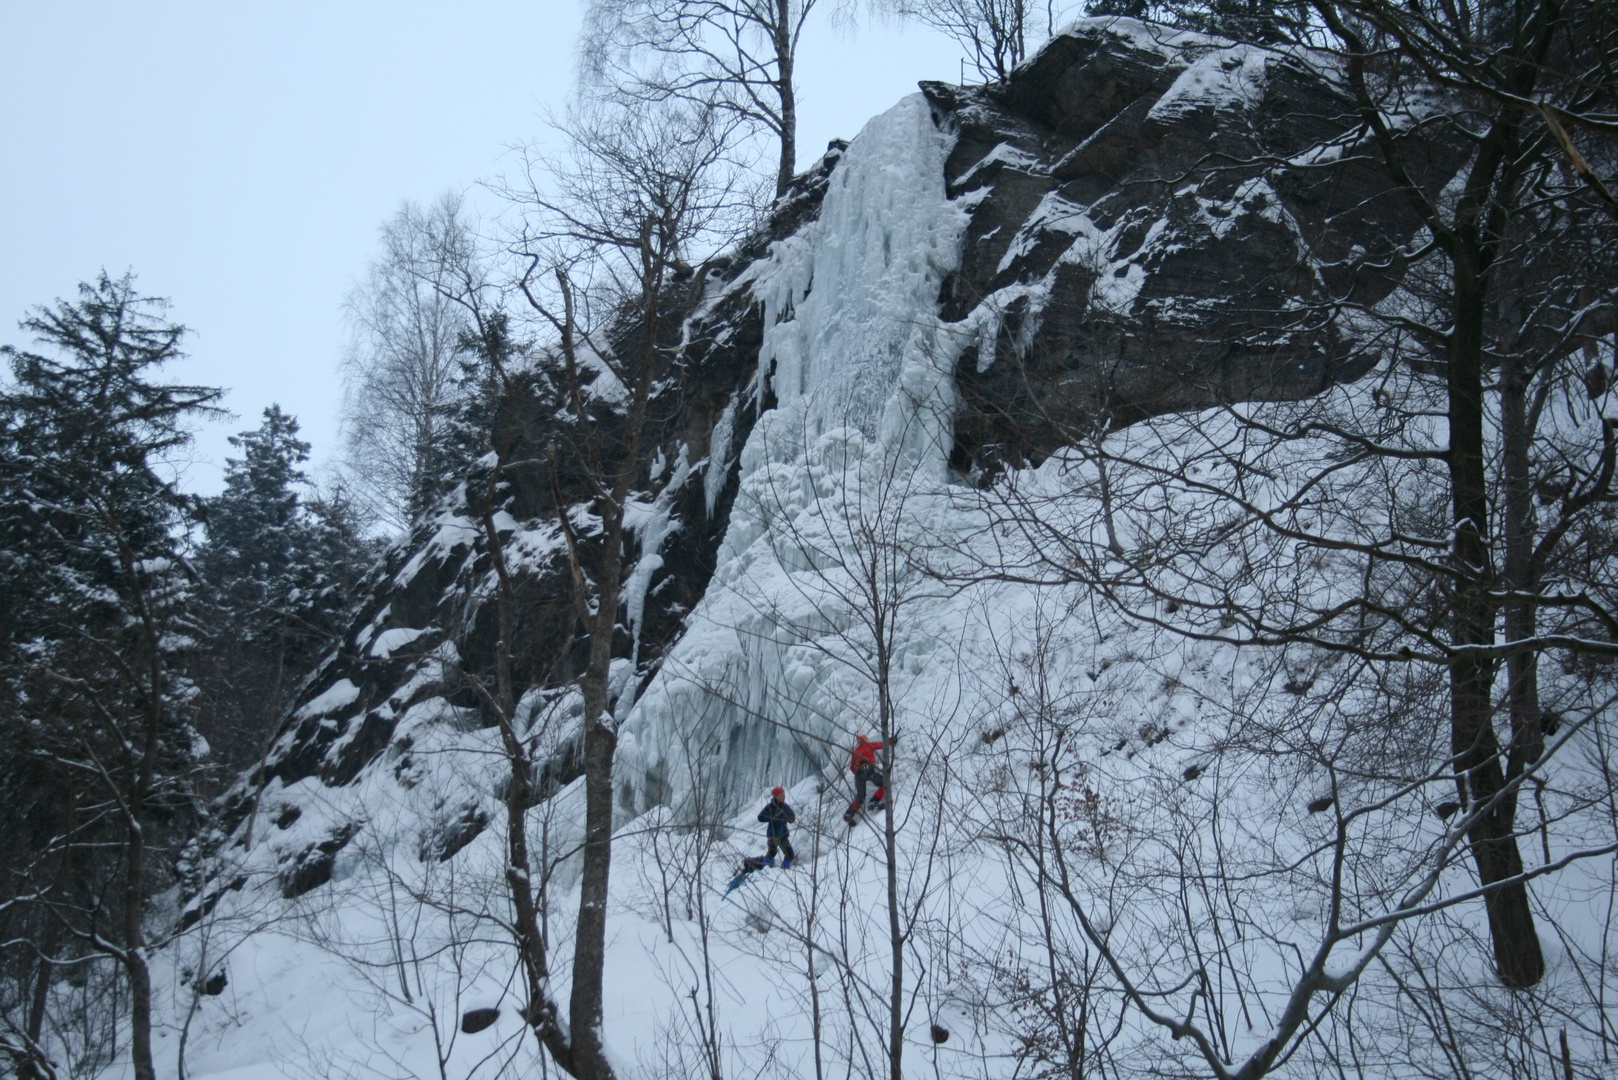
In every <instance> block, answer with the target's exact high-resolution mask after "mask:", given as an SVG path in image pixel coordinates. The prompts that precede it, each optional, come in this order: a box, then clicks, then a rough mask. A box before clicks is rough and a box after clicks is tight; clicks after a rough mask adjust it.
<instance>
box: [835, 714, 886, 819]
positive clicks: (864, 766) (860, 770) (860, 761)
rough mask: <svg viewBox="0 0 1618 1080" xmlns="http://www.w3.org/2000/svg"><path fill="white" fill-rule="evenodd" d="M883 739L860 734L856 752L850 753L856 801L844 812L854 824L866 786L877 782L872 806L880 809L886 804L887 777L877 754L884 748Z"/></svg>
mask: <svg viewBox="0 0 1618 1080" xmlns="http://www.w3.org/2000/svg"><path fill="white" fill-rule="evenodd" d="M882 746H883V744H882V742H881V740H874V741H873V740H872V739H871V737H870V736H869V735H861V736H859V739H858V742H857V743H856V745H855V747H854V753H853V754H851V755H849V759H848V770H849V772H852V773H853V774H854V801H853V802H852V803H850V804H849V807H848V811H847V812H846V813H844V814H843V820H844V821H846V822H848V823H850V824H852V823H853V821H854V815H855V814H858V813H859V812H860V807H861V805H862V804H864V803H865V788H866V786H867V785H869V784H875V785H876V790H875V791H874V792H872V793H871V802H870V808H871V809H872V810H880V809H882V807H883V806H884V805H885V803H884V801H883V800H884V797H885V796H886V795H887V790H888V789H887V787H886V786H884V785H886V784H887V777H885V776H883V775H882V770H881V769H879V768H877V764H876V754H877V751H878V750H881V749H882Z"/></svg>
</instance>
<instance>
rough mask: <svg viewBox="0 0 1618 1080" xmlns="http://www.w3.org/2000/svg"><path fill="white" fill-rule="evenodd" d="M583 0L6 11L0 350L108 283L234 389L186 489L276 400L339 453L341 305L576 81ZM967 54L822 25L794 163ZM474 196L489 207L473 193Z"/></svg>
mask: <svg viewBox="0 0 1618 1080" xmlns="http://www.w3.org/2000/svg"><path fill="white" fill-rule="evenodd" d="M581 10H582V0H523V2H519V0H460V2H456V3H450V2H449V0H438V2H428V0H388V2H386V3H383V2H374V0H373V2H361V0H323V2H319V3H306V2H301V0H258V2H254V3H248V2H245V0H211V2H203V0H172V2H155V0H122V2H116V3H115V2H111V0H103V2H97V3H85V2H74V0H48V2H46V0H0V344H13V345H25V344H27V342H26V340H25V338H24V337H23V335H22V334H21V332H20V331H18V330H17V329H16V321H17V320H18V319H19V318H21V317H22V316H23V315H24V314H25V313H26V312H27V310H28V309H29V308H31V307H33V306H34V305H36V304H41V303H46V302H49V301H51V300H53V299H54V298H56V297H70V296H72V295H74V291H75V289H76V286H77V283H78V282H79V281H82V280H88V279H91V278H93V277H94V276H95V274H96V273H97V272H98V271H99V270H100V269H101V268H102V267H105V268H106V269H107V270H108V272H109V273H111V274H113V275H114V276H116V275H118V274H121V273H122V272H123V271H125V270H133V271H134V272H135V273H136V274H137V275H138V278H139V282H138V284H139V287H140V288H141V290H142V291H144V292H146V293H150V294H154V295H159V296H166V297H169V298H170V299H171V300H172V301H173V307H172V308H171V310H170V313H169V314H170V316H171V317H172V318H173V319H174V320H176V321H178V322H182V323H184V324H185V325H187V326H189V327H191V328H192V330H193V331H194V333H193V336H192V337H191V339H190V341H189V352H190V359H189V360H187V361H185V362H184V363H183V364H179V365H175V366H174V367H173V368H172V369H171V370H169V371H168V372H167V373H166V374H167V376H168V377H169V378H172V379H176V380H183V381H186V382H196V383H205V384H212V385H218V386H223V387H226V388H228V390H229V395H228V396H227V398H226V400H225V403H226V405H227V407H228V408H229V409H230V410H231V411H232V412H233V413H235V414H237V416H236V419H234V420H231V421H227V422H222V423H219V424H210V425H207V426H205V427H204V428H203V429H202V430H201V431H200V432H199V436H198V440H197V445H196V449H195V460H194V461H193V462H192V463H191V464H190V466H189V468H188V470H187V472H186V477H185V483H186V486H187V487H189V488H191V489H192V490H196V491H201V492H211V491H215V490H217V489H218V488H219V486H220V484H221V470H222V469H223V466H224V459H225V457H226V456H227V455H228V454H230V453H231V449H230V447H229V446H228V445H227V444H226V442H225V438H226V436H227V435H229V434H232V433H234V432H236V431H239V430H243V429H247V428H252V427H257V426H258V421H259V415H260V413H261V412H262V410H263V409H264V407H265V406H266V405H268V404H270V403H271V402H279V403H280V404H281V406H282V407H283V408H284V409H286V410H287V411H289V412H291V413H293V414H294V415H296V416H297V417H298V418H299V420H300V421H301V422H302V424H303V430H304V436H305V437H306V438H307V439H308V440H309V441H310V442H312V443H313V444H314V455H315V458H316V461H317V462H320V461H324V460H326V459H328V458H329V457H330V456H331V455H332V454H333V452H334V451H335V450H336V448H337V438H338V412H339V409H340V406H341V398H342V388H341V380H340V378H339V375H338V371H337V364H338V361H339V359H340V357H341V355H342V351H343V342H344V339H345V331H344V327H343V320H342V301H343V297H344V295H345V294H346V293H347V291H348V290H349V289H350V288H351V287H352V285H353V283H354V282H355V281H356V280H357V279H358V278H359V277H360V276H361V275H362V274H363V273H364V271H365V267H366V264H367V263H368V262H369V260H370V259H371V258H372V257H373V255H374V253H375V251H376V247H377V228H378V226H379V225H380V224H381V222H382V221H383V219H385V218H386V217H388V216H389V215H390V214H392V213H393V212H394V211H395V210H396V209H397V208H398V206H399V204H400V202H401V201H402V200H404V199H413V200H416V201H418V202H425V201H428V200H430V199H432V198H434V197H435V196H436V195H437V194H438V193H439V192H441V191H443V190H445V189H446V188H452V187H453V188H466V187H470V186H473V185H475V184H476V183H477V182H478V181H479V180H482V179H485V178H488V177H491V176H493V175H496V174H498V173H499V172H501V171H502V170H503V169H507V168H508V167H509V165H510V159H509V157H508V156H507V155H508V148H509V147H511V146H512V145H514V144H520V143H525V142H530V141H532V140H534V139H536V138H539V137H541V136H542V135H543V133H544V127H545V125H544V120H543V116H544V114H545V110H546V109H547V108H548V107H549V108H552V109H556V110H559V109H560V108H561V106H562V105H563V104H564V102H565V99H566V97H567V94H568V92H569V89H570V87H571V85H572V73H573V48H574V39H575V35H576V33H577V29H578V24H579V15H580V11H581ZM959 55H960V54H959V51H958V50H957V48H956V47H955V46H954V44H953V43H952V42H950V41H948V40H946V39H943V38H941V37H939V36H938V35H936V34H932V33H930V32H928V31H925V30H922V29H920V28H900V27H895V26H892V25H884V24H881V23H872V22H871V21H870V20H866V21H865V22H864V23H863V24H862V25H860V26H858V27H857V28H855V29H853V30H846V29H845V30H836V29H833V28H831V27H829V26H827V25H825V24H824V22H822V23H821V24H820V25H818V26H817V27H816V28H815V31H814V32H813V33H812V34H811V35H810V36H809V37H808V38H807V40H805V42H804V43H803V45H802V46H801V49H800V54H799V67H798V77H799V80H800V85H801V91H800V92H801V95H802V97H801V106H800V107H801V110H802V112H801V119H800V121H799V123H800V127H799V139H798V145H799V147H800V150H799V153H800V157H799V160H798V165H799V167H800V168H803V167H806V166H807V165H808V164H809V163H810V162H811V161H812V160H813V158H814V157H815V156H816V155H818V153H819V151H820V149H821V148H822V147H823V146H824V145H825V143H826V142H827V141H828V140H829V139H832V138H834V137H843V138H847V137H851V136H853V135H854V134H855V133H856V132H857V131H858V130H859V128H860V127H861V126H862V125H863V124H864V123H865V121H866V120H867V119H869V118H870V117H871V116H873V115H875V114H876V113H878V112H881V111H882V110H884V109H886V108H888V107H889V106H890V105H892V104H893V103H894V102H895V101H897V100H898V99H899V98H900V97H902V96H903V95H905V94H907V93H910V92H912V91H913V90H914V89H915V84H916V80H918V79H924V78H940V79H949V80H951V81H954V80H956V79H957V78H959V66H958V65H959ZM474 198H476V196H474Z"/></svg>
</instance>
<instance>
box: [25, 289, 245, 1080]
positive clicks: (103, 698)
mask: <svg viewBox="0 0 1618 1080" xmlns="http://www.w3.org/2000/svg"><path fill="white" fill-rule="evenodd" d="M165 307H166V305H165V303H164V302H163V301H161V300H157V299H154V298H151V297H145V296H141V295H139V294H138V293H137V292H136V291H135V288H134V282H133V279H132V278H131V277H130V276H128V275H125V276H124V277H122V278H120V279H117V280H114V279H111V278H109V277H108V276H107V275H106V274H105V273H103V274H102V275H101V276H100V277H99V278H98V279H97V280H96V281H95V282H94V283H93V284H84V285H81V286H80V288H79V298H78V300H77V301H76V302H67V301H58V302H57V303H56V305H55V306H54V307H50V308H40V309H38V310H37V311H36V312H35V314H34V315H33V316H32V317H30V318H28V319H25V320H24V321H23V322H22V324H21V326H22V328H23V329H24V330H26V331H29V332H31V333H32V334H33V335H34V337H35V339H36V341H37V342H38V344H39V345H40V347H41V349H42V350H43V351H41V352H29V351H21V350H18V349H15V348H12V347H6V348H4V349H3V350H0V355H4V356H6V357H7V358H8V359H9V361H10V366H11V372H12V379H13V381H12V384H11V385H9V386H7V387H6V388H5V389H4V391H3V392H0V549H3V551H4V554H3V556H0V590H3V594H4V596H5V598H6V620H5V624H4V626H5V629H4V633H3V636H0V807H3V810H4V812H5V813H6V815H7V818H8V823H9V825H10V843H9V844H8V845H6V850H5V853H4V855H3V856H0V871H3V872H4V874H5V886H4V887H5V890H6V897H7V898H8V899H9V900H11V902H10V903H6V904H4V905H0V920H3V921H4V922H5V923H6V924H7V925H5V926H3V927H0V941H3V942H4V944H3V945H0V966H3V967H4V969H5V971H4V975H6V976H8V977H10V978H12V979H17V980H18V981H17V983H15V984H14V985H23V986H28V987H30V988H31V992H30V994H29V995H28V999H27V1000H23V998H22V997H20V996H16V995H14V996H11V997H10V998H9V1000H7V1001H6V1002H5V1005H6V1008H5V1009H4V1016H3V1017H0V1051H3V1052H4V1053H6V1054H7V1055H8V1056H9V1057H10V1058H11V1060H12V1062H13V1064H14V1066H15V1067H16V1069H17V1071H18V1073H19V1074H22V1075H49V1074H50V1073H51V1066H50V1065H49V1058H50V1053H51V1051H50V1049H49V1044H48V1039H47V1038H46V1035H47V1027H48V1024H49V1021H50V1018H49V1017H48V1016H47V1015H46V1012H47V1010H46V1004H47V1002H48V1001H50V1000H52V999H51V998H50V997H49V990H50V987H51V984H52V982H53V979H54V977H55V974H57V973H58V972H57V969H59V968H60V967H61V965H62V962H63V961H64V960H66V961H70V962H71V963H72V965H73V966H75V967H80V968H84V969H87V970H86V971H85V972H84V973H83V974H84V978H83V979H81V980H76V981H78V982H87V981H89V980H90V979H92V978H94V979H99V980H102V981H107V980H116V981H119V982H121V983H122V986H123V992H122V993H121V994H120V995H118V996H119V997H121V998H122V1000H123V1001H125V1002H127V1007H128V1009H129V1013H128V1016H127V1020H128V1023H129V1027H128V1030H129V1032H130V1039H131V1045H130V1051H131V1059H132V1063H133V1065H134V1074H135V1076H136V1078H137V1080H148V1078H151V1077H153V1076H154V1072H153V1066H152V1047H151V982H150V975H149V972H148V970H147V965H146V949H147V942H146V938H145V929H144V918H145V904H146V899H147V897H148V896H150V895H151V894H152V892H153V891H154V890H155V889H158V888H161V887H163V886H164V885H166V884H167V881H168V878H169V877H170V872H169V866H170V861H169V860H168V859H166V858H164V851H165V850H166V849H167V848H168V847H169V846H170V845H172V844H175V843H177V842H178V841H179V839H180V837H181V836H182V835H183V833H184V831H185V830H186V828H187V826H188V824H189V823H190V821H191V819H192V817H193V813H194V810H195V805H196V804H195V799H194V797H193V793H192V787H191V784H192V777H193V773H194V770H195V767H196V765H197V754H198V750H199V745H200V744H199V742H198V740H197V739H196V737H195V731H194V729H193V728H192V726H191V724H190V713H191V710H192V706H191V699H192V697H193V687H192V686H191V684H190V682H189V680H188V679H187V678H186V677H185V674H184V666H185V662H186V658H187V654H188V653H189V652H190V650H191V648H192V646H193V643H194V641H195V640H196V629H197V627H196V624H195V622H194V621H193V614H194V603H193V595H192V593H193V590H192V587H191V586H192V582H191V580H190V577H189V574H188V572H187V568H186V566H185V564H184V562H183V560H182V559H181V558H180V553H179V550H178V543H179V540H178V538H179V537H180V536H181V535H182V531H183V529H184V527H185V525H186V524H187V522H188V520H190V519H191V517H192V511H193V509H194V504H193V502H192V501H191V500H189V499H188V498H186V497H185V496H184V495H182V494H181V493H180V492H179V491H178V490H177V488H176V486H175V482H174V479H173V478H172V475H171V474H170V472H169V470H167V469H166V468H165V459H166V457H167V455H168V454H170V453H171V452H173V451H175V450H177V449H179V448H181V447H183V446H184V445H185V443H186V442H188V441H189V435H188V434H187V432H186V430H185V425H186V422H187V421H188V420H189V419H191V418H193V417H195V416H197V415H199V414H203V413H208V412H211V411H214V406H213V403H214V402H215V401H217V399H218V397H219V393H220V392H219V391H218V390H216V389H213V388H211V387H201V386H183V385H175V384H170V383H160V382H157V381H154V378H153V373H154V370H155V369H156V368H158V367H160V366H162V365H163V364H165V363H168V362H169V361H172V360H175V359H178V358H180V357H181V356H182V355H183V354H182V353H181V351H180V342H181V339H182V338H183V336H184V334H185V329H184V327H181V326H178V325H175V324H171V323H168V322H167V321H166V320H165V319H164V318H163V315H164V310H165ZM55 1000H57V1001H58V1002H60V1000H62V999H55ZM85 1049H89V1050H94V1049H95V1048H81V1051H82V1050H85ZM100 1049H102V1050H103V1051H106V1052H110V1049H111V1048H110V1047H102V1048H100Z"/></svg>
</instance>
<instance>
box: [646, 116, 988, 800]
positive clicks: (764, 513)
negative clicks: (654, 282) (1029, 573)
mask: <svg viewBox="0 0 1618 1080" xmlns="http://www.w3.org/2000/svg"><path fill="white" fill-rule="evenodd" d="M952 142H953V140H952V138H951V137H950V136H949V135H947V134H945V133H943V132H940V131H939V130H938V129H937V127H935V126H934V124H933V121H932V116H931V112H930V109H929V107H928V105H927V102H926V100H925V99H924V98H923V97H922V96H921V95H920V94H915V95H912V96H911V97H908V98H906V99H904V100H903V101H901V102H900V103H899V104H898V105H896V106H895V107H894V108H892V109H890V110H889V111H888V112H886V113H884V114H882V115H881V116H878V117H876V118H875V119H874V120H872V121H871V122H870V123H869V124H867V125H866V127H865V129H864V130H863V131H861V132H860V134H859V136H858V137H857V138H855V139H854V141H853V142H852V143H851V144H850V145H849V148H848V151H847V152H846V153H845V154H844V156H843V158H842V161H841V162H840V163H839V164H838V166H837V169H836V171H835V172H834V173H833V174H832V177H831V180H830V184H829V186H828V189H827V192H826V196H825V201H824V203H823V204H822V208H821V213H820V217H819V218H818V219H817V220H816V221H815V222H814V223H812V224H811V225H809V226H808V227H807V228H805V229H804V230H803V231H801V232H800V233H798V234H796V235H795V236H792V237H790V238H788V239H787V240H784V241H782V242H780V243H778V244H776V245H775V246H774V248H773V249H772V251H771V253H770V255H769V256H768V257H767V258H766V259H765V260H763V261H762V262H761V263H760V264H759V265H758V267H757V268H756V269H755V270H754V271H753V272H752V277H753V280H752V289H753V293H754V295H755V296H757V297H758V298H759V300H760V302H761V303H762V305H763V307H764V326H765V330H764V341H763V346H762V348H761V350H760V356H759V365H760V379H759V385H760V387H761V390H760V392H761V393H762V392H763V391H762V387H763V386H764V385H766V384H767V385H768V386H769V387H770V388H771V389H772V390H773V391H774V393H775V396H776V400H777V408H775V409H774V410H772V411H771V412H770V413H768V414H766V415H765V416H763V417H761V418H760V420H759V422H758V423H757V424H756V425H755V426H754V428H753V431H752V433H751V434H750V436H749V437H748V440H747V443H746V445H745V446H744V447H743V448H742V450H741V454H740V464H741V489H740V491H739V492H738V495H737V498H736V502H735V506H734V508H733V510H732V512H731V519H730V524H729V526H728V528H727V532H726V535H725V539H724V541H723V543H722V544H721V547H720V550H719V556H718V566H717V569H716V571H715V574H714V578H713V581H712V584H711V585H710V587H709V590H708V594H707V595H706V596H705V597H704V599H703V601H702V603H701V604H699V605H698V607H697V609H696V610H695V611H693V613H692V615H691V617H690V620H689V627H688V629H687V631H686V633H685V635H684V636H683V637H682V638H681V640H680V641H679V643H678V644H676V645H675V646H674V647H673V648H672V649H671V650H670V652H669V655H668V656H667V657H666V659H665V661H664V665H663V669H662V672H661V673H660V675H659V677H658V679H657V680H656V681H655V682H654V683H653V685H652V686H651V687H649V688H648V690H647V693H646V694H645V695H644V696H643V698H642V699H641V701H640V702H639V703H638V705H637V706H636V708H635V710H634V711H633V712H632V713H631V714H630V716H629V717H628V718H627V720H626V722H625V725H624V728H623V731H622V736H621V739H620V743H619V758H618V761H619V776H620V786H621V792H622V798H623V800H624V805H623V810H624V811H625V812H626V813H634V812H638V811H641V810H644V809H646V808H647V807H649V806H651V805H655V804H657V803H669V804H671V805H674V806H675V807H676V808H677V810H678V808H680V807H681V806H682V804H684V803H685V801H686V800H687V798H688V797H689V796H690V795H691V793H692V792H694V791H700V790H702V789H703V788H704V787H705V785H711V786H712V787H711V789H712V790H715V791H717V792H718V793H719V796H720V798H721V800H722V801H724V803H725V806H724V807H723V809H726V810H730V811H733V810H734V808H735V803H736V802H738V801H743V800H747V799H750V798H751V797H752V795H753V794H755V791H754V789H755V788H768V787H769V786H771V785H773V784H776V783H792V782H794V781H796V780H799V779H801V778H803V777H804V776H805V775H808V774H809V773H811V772H814V771H815V770H816V769H818V768H821V767H823V766H825V765H826V764H828V763H829V762H833V761H835V760H836V755H837V749H836V748H837V747H841V746H842V745H843V744H844V743H845V742H846V741H847V738H848V732H849V731H851V730H853V729H854V728H855V727H857V726H858V725H860V724H861V723H863V722H864V720H865V718H866V717H868V716H869V703H870V701H871V699H872V698H873V697H874V688H873V687H872V686H871V685H870V681H869V679H868V678H866V677H864V676H863V674H862V673H861V670H860V668H861V656H860V655H859V653H860V652H861V651H862V645H861V641H860V638H861V635H862V633H863V630H862V622H861V613H860V612H859V611H858V610H855V609H856V608H857V607H858V603H857V600H855V599H852V598H851V594H850V591H849V590H848V589H846V588H841V587H839V586H840V584H846V583H847V576H848V573H849V571H850V567H849V566H848V565H846V564H847V563H849V562H850V561H851V560H852V561H857V559H858V558H859V554H860V553H859V551H858V550H857V549H858V546H859V540H858V533H859V531H860V530H859V529H857V528H855V527H854V524H855V523H856V522H858V521H866V522H869V521H870V520H871V519H872V518H873V517H874V516H879V515H882V514H886V513H889V512H890V510H892V508H893V507H894V506H896V505H897V503H896V502H895V497H896V496H897V495H898V493H899V492H900V490H901V489H903V491H906V492H912V491H916V490H918V487H932V486H936V484H937V483H938V482H939V481H941V480H942V478H943V474H944V463H945V461H946V459H947V455H948V447H949V444H950V440H951V437H952V431H951V429H950V416H951V412H952V410H953V408H954V405H955V388H954V381H953V378H952V376H951V372H952V370H953V367H954V361H955V358H956V356H957V355H958V353H959V344H958V343H957V342H956V341H955V340H954V338H953V336H952V335H950V334H949V332H948V330H947V328H945V327H943V326H942V325H941V323H940V321H939V319H938V316H937V310H938V297H939V292H940V289H941V287H942V284H943V280H944V277H945V276H946V275H947V274H948V273H949V272H950V271H951V270H953V269H954V268H955V266H956V265H957V263H958V260H959V256H960V244H961V235H962V233H963V232H964V229H965V225H966V214H965V212H964V211H963V210H961V209H959V208H958V207H956V206H954V205H952V204H951V203H950V201H949V199H948V198H947V196H946V195H945V190H944V162H945V159H946V157H947V156H948V154H949V151H950V149H951V146H952ZM899 501H901V502H902V499H901V500H899ZM692 809H693V810H695V809H696V808H692ZM712 809H714V808H703V810H704V811H705V813H704V816H707V812H711V810H712Z"/></svg>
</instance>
